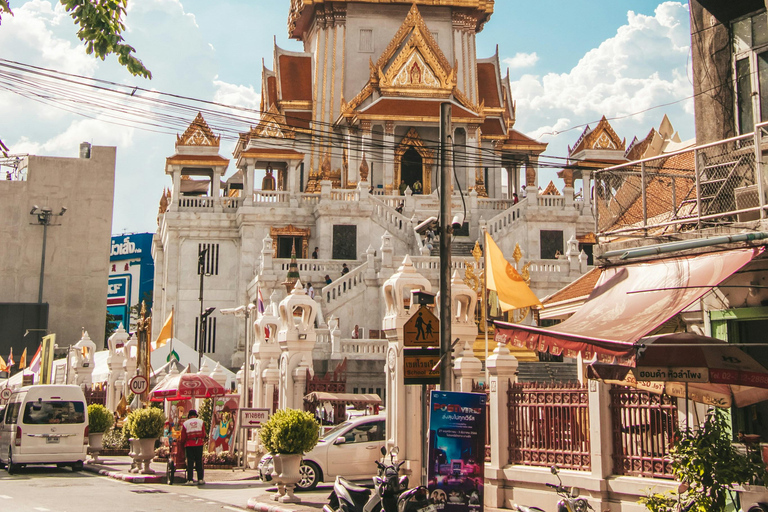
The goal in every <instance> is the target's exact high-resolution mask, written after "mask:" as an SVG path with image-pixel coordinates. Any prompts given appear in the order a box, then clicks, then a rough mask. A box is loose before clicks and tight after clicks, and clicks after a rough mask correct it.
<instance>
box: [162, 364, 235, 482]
mask: <svg viewBox="0 0 768 512" xmlns="http://www.w3.org/2000/svg"><path fill="white" fill-rule="evenodd" d="M225 392H226V390H225V389H224V387H223V386H222V385H221V384H219V383H218V382H216V381H215V380H213V379H212V378H210V377H208V376H207V375H201V374H199V373H190V372H189V367H187V368H186V369H185V370H184V371H183V372H181V373H170V374H169V375H168V376H167V377H166V378H165V379H163V380H162V381H161V382H160V383H158V384H157V385H156V386H155V388H154V389H153V390H152V391H150V399H151V400H152V401H153V402H166V403H168V402H172V405H171V406H170V410H169V411H168V425H167V427H168V428H167V433H166V437H165V438H164V440H163V442H164V443H167V444H168V448H169V453H168V463H167V466H166V476H167V478H168V484H170V485H173V479H174V476H175V473H176V471H177V470H185V469H186V467H187V464H186V458H185V452H184V447H183V446H181V443H180V442H179V440H180V438H181V425H182V423H183V422H184V420H185V419H186V416H185V414H186V413H188V412H189V410H190V409H191V408H192V400H193V399H195V398H211V397H215V396H220V395H223V394H224V393H225ZM166 409H168V407H166Z"/></svg>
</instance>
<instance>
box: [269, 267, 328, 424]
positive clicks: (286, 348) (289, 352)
mask: <svg viewBox="0 0 768 512" xmlns="http://www.w3.org/2000/svg"><path fill="white" fill-rule="evenodd" d="M318 309H319V308H318V305H317V302H315V301H314V300H313V299H311V298H309V296H307V293H306V292H305V291H304V288H303V287H302V285H301V281H297V282H296V286H295V287H294V288H293V291H291V294H290V295H288V296H287V297H286V298H285V299H283V300H282V301H280V305H279V307H278V310H279V314H280V330H278V331H277V342H278V344H279V345H280V350H281V354H280V364H279V368H280V388H279V389H280V408H281V409H288V408H290V409H303V405H304V404H303V403H302V402H301V401H299V402H296V401H295V397H296V396H297V389H296V382H295V380H294V378H295V376H294V370H295V369H296V368H297V367H298V366H299V365H300V364H301V361H302V359H304V358H305V356H306V359H307V363H306V368H308V369H309V370H310V371H312V350H313V349H314V348H315V342H316V341H317V334H316V333H315V317H316V316H317V312H318ZM299 391H300V392H301V393H303V392H304V389H303V388H302V389H300V390H299ZM302 396H303V395H302Z"/></svg>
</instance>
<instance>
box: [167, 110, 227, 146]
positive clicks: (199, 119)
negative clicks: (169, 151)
mask: <svg viewBox="0 0 768 512" xmlns="http://www.w3.org/2000/svg"><path fill="white" fill-rule="evenodd" d="M220 140H221V137H217V136H216V135H214V134H213V132H212V131H211V129H210V128H209V127H208V123H206V122H205V119H203V114H202V113H200V112H198V113H197V116H196V117H195V120H194V121H192V123H191V124H190V125H189V127H188V128H187V130H186V131H185V132H184V133H183V134H181V135H176V146H209V147H216V148H217V147H219V141H220Z"/></svg>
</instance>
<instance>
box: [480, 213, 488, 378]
mask: <svg viewBox="0 0 768 512" xmlns="http://www.w3.org/2000/svg"><path fill="white" fill-rule="evenodd" d="M487 238H488V231H487V228H485V227H484V228H483V316H482V320H481V321H482V322H483V329H484V330H485V361H484V366H485V385H486V386H488V385H489V382H490V379H489V374H488V240H487Z"/></svg>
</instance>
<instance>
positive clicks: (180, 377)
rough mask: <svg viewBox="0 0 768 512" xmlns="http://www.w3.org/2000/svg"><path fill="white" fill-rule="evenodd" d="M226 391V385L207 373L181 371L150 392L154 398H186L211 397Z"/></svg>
mask: <svg viewBox="0 0 768 512" xmlns="http://www.w3.org/2000/svg"><path fill="white" fill-rule="evenodd" d="M224 393H226V389H224V386H222V385H221V384H219V383H218V382H216V381H215V380H213V379H212V378H210V377H209V376H207V375H201V374H199V373H179V374H175V375H169V376H168V377H167V378H165V379H164V380H163V381H162V382H160V383H159V384H158V385H157V386H155V388H154V389H153V390H152V391H151V392H150V395H151V397H152V400H157V401H159V400H163V399H167V400H184V399H187V398H210V397H212V396H216V395H223V394H224Z"/></svg>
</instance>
